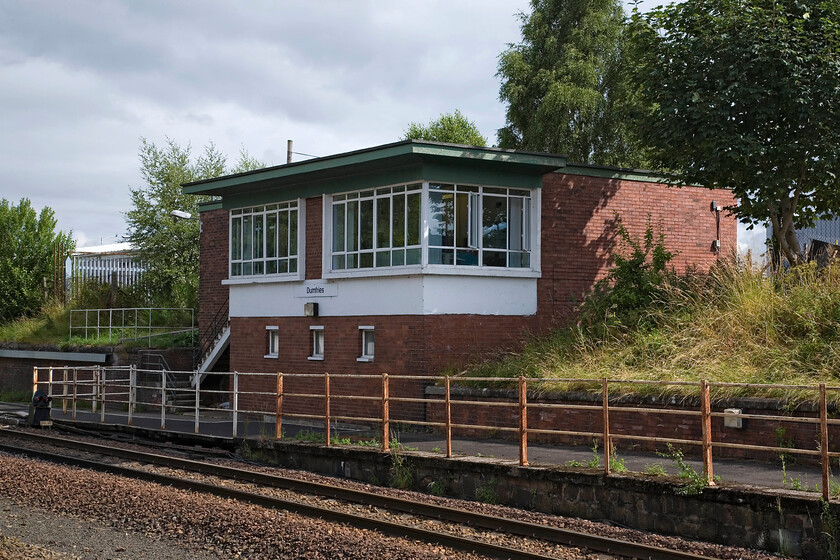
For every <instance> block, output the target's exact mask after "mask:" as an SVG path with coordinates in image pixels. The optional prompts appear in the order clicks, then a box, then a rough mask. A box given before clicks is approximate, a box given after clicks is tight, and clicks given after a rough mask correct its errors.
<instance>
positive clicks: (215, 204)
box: [198, 200, 223, 214]
mask: <svg viewBox="0 0 840 560" xmlns="http://www.w3.org/2000/svg"><path fill="white" fill-rule="evenodd" d="M222 208H223V206H222V201H221V200H208V201H207V202H199V203H198V213H199V214H200V213H202V212H209V211H210V210H221V209H222Z"/></svg>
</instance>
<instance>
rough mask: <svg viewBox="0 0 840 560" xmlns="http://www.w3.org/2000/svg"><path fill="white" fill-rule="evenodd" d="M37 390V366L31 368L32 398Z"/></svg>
mask: <svg viewBox="0 0 840 560" xmlns="http://www.w3.org/2000/svg"><path fill="white" fill-rule="evenodd" d="M37 391H38V368H37V367H34V368H32V398H35V393H36V392H37Z"/></svg>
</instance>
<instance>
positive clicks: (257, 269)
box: [254, 261, 263, 274]
mask: <svg viewBox="0 0 840 560" xmlns="http://www.w3.org/2000/svg"><path fill="white" fill-rule="evenodd" d="M262 273H263V262H262V261H257V262H255V263H254V274H262Z"/></svg>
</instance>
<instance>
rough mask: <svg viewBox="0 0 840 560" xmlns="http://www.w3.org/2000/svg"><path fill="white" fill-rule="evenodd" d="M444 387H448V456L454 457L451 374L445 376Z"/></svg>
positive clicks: (446, 399) (446, 397) (446, 400)
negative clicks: (450, 390) (450, 392)
mask: <svg viewBox="0 0 840 560" xmlns="http://www.w3.org/2000/svg"><path fill="white" fill-rule="evenodd" d="M444 387H445V388H446V396H445V397H444V399H445V402H446V456H447V457H452V403H451V402H450V398H449V397H450V395H449V376H448V375H447V376H446V377H445V378H444Z"/></svg>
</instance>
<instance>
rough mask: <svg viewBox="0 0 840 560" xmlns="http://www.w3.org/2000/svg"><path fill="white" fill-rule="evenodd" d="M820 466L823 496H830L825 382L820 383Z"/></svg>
mask: <svg viewBox="0 0 840 560" xmlns="http://www.w3.org/2000/svg"><path fill="white" fill-rule="evenodd" d="M820 457H821V460H820V463H821V464H820V466H821V467H822V496H823V500H825V501H826V502H827V501H828V498H829V493H830V492H829V490H830V485H829V480H828V474H829V473H828V470H829V459H828V405H827V403H826V397H825V383H820Z"/></svg>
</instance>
